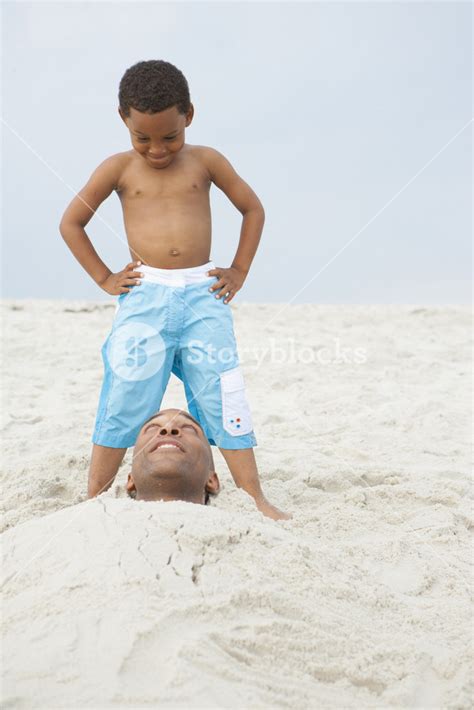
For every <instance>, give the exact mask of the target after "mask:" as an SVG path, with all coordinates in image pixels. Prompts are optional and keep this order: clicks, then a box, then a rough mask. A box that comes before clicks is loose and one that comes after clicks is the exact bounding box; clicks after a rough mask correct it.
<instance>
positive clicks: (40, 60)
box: [2, 2, 472, 304]
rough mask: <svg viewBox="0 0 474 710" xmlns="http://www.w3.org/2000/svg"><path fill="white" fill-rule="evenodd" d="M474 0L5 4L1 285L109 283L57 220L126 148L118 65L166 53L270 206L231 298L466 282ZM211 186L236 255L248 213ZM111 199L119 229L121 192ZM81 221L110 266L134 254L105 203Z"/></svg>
mask: <svg viewBox="0 0 474 710" xmlns="http://www.w3.org/2000/svg"><path fill="white" fill-rule="evenodd" d="M471 12H472V10H471V5H470V4H469V3H467V2H466V3H447V2H444V3H443V2H439V3H430V2H423V3H392V2H364V3H362V2H349V3H343V2H337V3H328V2H315V3H294V2H292V3H271V2H265V3H255V2H252V3H223V2H217V3H205V2H195V3H173V4H169V3H158V2H153V3H140V2H134V3H117V2H100V3H96V2H87V3H76V2H68V3H43V2H35V3H28V2H17V3H11V2H6V3H3V8H2V13H3V47H4V52H3V91H2V99H3V101H2V104H3V108H2V115H3V119H4V121H5V122H6V126H4V128H3V154H4V160H3V165H4V172H3V219H2V227H3V250H2V261H3V265H2V266H3V294H2V295H3V296H4V297H8V298H78V299H97V300H110V298H111V297H110V296H109V295H108V294H106V293H104V292H103V291H101V289H100V288H99V287H97V286H96V284H95V283H94V282H93V281H92V280H91V279H90V277H89V276H88V275H87V273H86V272H85V271H84V270H83V269H82V267H81V266H80V265H79V264H78V263H77V262H76V261H75V259H74V257H73V256H72V254H71V253H70V251H69V250H68V249H67V247H66V245H65V243H64V242H63V240H62V238H61V236H60V234H59V230H58V225H59V221H60V219H61V215H62V213H63V211H64V209H65V208H66V206H67V204H68V203H69V201H70V199H71V198H72V195H73V193H72V191H71V189H73V190H79V189H80V188H81V187H82V186H83V185H84V184H85V182H86V181H87V179H88V178H89V176H90V174H91V173H92V171H93V170H94V169H95V167H96V166H97V165H98V164H99V163H100V162H102V160H104V159H105V158H106V157H107V156H108V155H111V154H112V153H116V152H118V151H122V150H128V149H130V147H131V146H130V144H129V136H128V133H127V131H126V129H125V127H124V125H123V123H122V121H121V120H120V117H119V116H118V113H117V92H118V84H119V81H120V78H121V76H122V75H123V73H124V71H125V70H126V69H127V67H129V66H131V65H132V64H134V63H135V62H137V61H141V60H146V59H165V60H167V61H170V62H172V63H173V64H175V65H176V66H178V67H179V68H180V69H181V71H183V73H184V74H185V76H186V77H187V79H188V83H189V86H190V91H191V99H192V101H193V103H194V106H195V118H194V120H193V123H192V125H191V126H190V128H189V129H188V130H187V134H186V140H187V141H188V142H189V143H196V144H203V145H210V146H213V147H214V148H217V149H218V150H219V151H221V152H222V153H223V154H224V155H225V156H226V157H227V158H228V159H229V160H230V161H231V163H232V164H233V165H234V167H235V168H236V170H237V171H238V172H239V173H240V175H241V176H242V177H243V178H244V179H245V180H246V181H247V182H248V183H249V184H250V185H251V186H252V187H253V188H254V190H255V191H256V192H257V194H258V195H259V197H260V199H261V200H262V202H263V204H264V207H265V210H266V224H265V228H264V233H263V237H262V241H261V245H260V248H259V251H258V253H257V256H256V258H255V260H254V263H253V266H252V269H251V272H250V275H249V277H248V279H247V282H246V284H245V286H244V289H243V290H242V291H241V292H240V293H239V294H238V296H237V297H236V299H235V303H237V302H239V301H242V302H245V301H246V302H248V301H255V302H286V301H289V300H291V299H293V298H295V295H296V294H297V293H298V291H300V289H303V290H302V291H301V293H299V295H298V296H296V298H295V301H294V302H297V303H304V302H320V303H426V304H437V303H439V304H442V303H457V302H467V301H469V300H470V285H469V282H470V276H471V255H470V234H471V189H472V185H471V175H472V173H471V160H472V158H471V156H472V152H471V141H472V138H471V135H472V131H471V128H472V124H471V126H469V125H467V124H468V122H469V121H470V120H471V115H472V95H471V51H472V24H471ZM466 125H467V127H466ZM463 128H464V130H463ZM11 129H12V130H13V131H15V133H13V132H12V130H11ZM457 134H458V135H457ZM456 135H457V137H456V138H454V136H456ZM450 141H451V142H450ZM448 143H449V145H447V144H448ZM446 145H447V147H446ZM440 151H441V152H440ZM435 156H437V157H435ZM430 161H431V162H430ZM427 164H428V165H427ZM425 166H427V167H425ZM420 171H421V172H420ZM418 173H419V174H418ZM417 174H418V176H417V177H415V176H416V175H417ZM400 191H401V192H400ZM398 193H400V194H398ZM397 194H398V196H397ZM211 195H212V208H213V248H212V254H211V257H212V259H213V260H214V261H215V262H216V263H217V264H218V265H219V266H228V265H229V264H230V262H231V260H232V257H233V255H234V252H235V249H236V247H237V242H238V237H239V232H240V224H241V216H240V214H239V213H238V212H237V211H236V210H235V208H234V207H233V205H232V204H231V203H230V202H229V201H228V199H227V198H226V197H225V195H223V193H221V192H220V191H219V190H218V189H217V188H216V187H215V186H214V187H213V188H212V190H211ZM387 203H389V204H388V205H387ZM385 205H387V206H386V207H384V206H385ZM98 214H99V215H100V216H101V217H102V219H103V220H105V221H106V222H107V223H108V224H110V225H111V227H112V229H113V230H115V231H116V232H118V233H119V234H120V235H121V237H122V239H123V240H124V241H125V232H124V229H123V222H122V214H121V209H120V202H119V200H118V198H117V196H116V195H115V194H114V193H113V194H112V195H111V196H110V197H109V199H108V200H107V201H106V202H105V203H104V204H103V205H102V206H101V208H100V209H99V212H98ZM366 225H368V226H366ZM361 230H362V231H361ZM86 231H87V232H88V234H89V237H90V238H91V240H92V242H93V244H94V246H95V248H96V249H97V251H98V252H99V254H100V255H101V257H102V259H103V260H104V261H105V262H106V263H107V264H108V266H109V267H110V268H111V269H112V270H114V271H118V270H119V269H121V268H123V266H124V265H125V264H126V263H127V262H128V261H129V253H128V250H127V248H126V245H125V244H124V243H123V242H122V241H120V240H119V239H118V238H117V237H116V236H115V235H114V234H113V233H112V231H110V230H109V229H108V228H107V226H106V225H105V224H104V223H103V222H101V221H100V219H98V216H97V215H96V216H95V217H94V218H93V219H92V220H91V222H90V223H89V225H88V226H87V229H86ZM359 232H360V234H358V233H359ZM357 234H358V236H356V237H355V239H354V240H353V241H352V243H351V244H350V245H349V246H348V247H347V248H345V249H343V248H344V245H345V244H346V243H347V242H349V241H350V240H351V239H352V238H353V237H354V236H355V235H357ZM341 249H343V251H342V252H341V253H340V254H339V255H338V256H336V255H337V254H338V252H339V251H340V250H341ZM328 262H330V263H329V265H328ZM318 272H321V273H319V275H318V276H316V278H314V277H315V275H316V274H318ZM310 281H311V283H310V284H309V285H308V286H306V288H303V287H304V286H305V285H306V284H308V282H310Z"/></svg>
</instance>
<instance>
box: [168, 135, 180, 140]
mask: <svg viewBox="0 0 474 710" xmlns="http://www.w3.org/2000/svg"><path fill="white" fill-rule="evenodd" d="M177 137H178V136H173V137H172V138H166V140H167V141H174V139H175V138H177Z"/></svg>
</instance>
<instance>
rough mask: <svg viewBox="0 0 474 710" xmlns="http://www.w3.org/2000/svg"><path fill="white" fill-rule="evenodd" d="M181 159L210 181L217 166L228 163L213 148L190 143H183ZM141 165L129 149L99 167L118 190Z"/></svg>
mask: <svg viewBox="0 0 474 710" xmlns="http://www.w3.org/2000/svg"><path fill="white" fill-rule="evenodd" d="M183 157H184V159H185V161H186V162H187V161H191V162H193V163H194V164H195V165H196V164H199V167H200V168H201V169H204V170H205V171H206V172H207V174H208V176H209V178H210V179H211V180H212V179H213V177H214V176H215V174H216V172H217V170H218V167H219V164H220V163H221V162H222V161H224V162H225V163H227V162H228V161H227V159H226V158H225V156H224V155H222V153H220V152H219V151H218V150H216V149H215V148H212V147H211V146H207V145H194V144H191V143H185V146H184V151H183ZM141 165H142V160H141V159H140V158H139V157H138V156H137V154H136V151H135V150H133V149H131V150H125V151H122V152H120V153H114V154H113V155H110V156H109V157H107V158H105V160H103V161H102V163H101V165H100V166H99V167H100V168H102V169H103V170H105V171H107V172H108V173H112V175H113V176H114V182H115V183H116V187H117V188H118V190H120V189H121V187H122V182H123V183H124V184H125V183H126V182H127V176H128V175H131V174H134V172H135V169H140V167H141ZM130 171H131V172H130ZM122 178H123V180H122Z"/></svg>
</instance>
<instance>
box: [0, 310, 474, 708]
mask: <svg viewBox="0 0 474 710" xmlns="http://www.w3.org/2000/svg"><path fill="white" fill-rule="evenodd" d="M3 309H4V315H5V316H6V320H4V336H6V339H7V340H8V345H7V348H6V351H5V357H6V376H4V384H5V386H6V387H5V389H6V395H5V397H6V399H5V406H4V422H3V429H2V433H3V454H4V455H3V474H2V483H3V507H4V511H5V517H4V528H6V531H5V532H4V534H3V551H4V556H5V560H4V568H3V575H4V580H5V581H4V587H3V592H4V597H5V601H4V606H3V612H2V621H3V631H2V633H3V637H4V643H3V671H4V683H3V703H2V708H25V709H26V708H28V709H29V708H68V709H69V708H82V707H84V708H86V707H87V708H97V709H102V708H108V707H123V708H141V707H144V708H145V707H146V708H151V707H160V708H161V707H163V708H171V707H173V708H178V707H179V708H192V707H196V708H198V707H199V708H239V709H240V708H252V709H253V708H272V709H273V708H289V709H290V708H291V710H293V709H295V708H298V709H300V708H301V709H302V708H308V709H311V710H313V709H315V708H320V707H328V708H329V707H330V708H372V707H373V708H412V707H418V708H452V709H453V710H454V709H457V708H468V707H470V704H471V695H470V689H469V684H468V681H469V667H470V663H471V662H472V655H471V653H470V650H471V633H470V620H471V613H470V607H469V587H470V583H471V576H470V574H471V572H470V569H469V559H470V556H469V551H468V550H469V547H468V544H469V532H470V529H472V522H471V520H472V518H471V510H472V509H471V505H470V503H469V477H468V471H469V459H468V456H469V438H470V435H469V434H470V432H469V423H470V422H469V387H470V366H469V349H468V345H469V343H468V336H469V331H468V328H469V311H468V309H467V308H462V307H450V308H449V307H443V308H422V307H415V306H413V307H410V306H403V307H400V306H397V307H382V306H371V307H369V306H360V307H337V306H333V307H330V306H314V305H309V306H291V307H287V308H285V310H284V311H283V312H282V313H281V314H279V313H278V312H279V310H280V306H276V305H271V306H269V305H251V304H244V303H237V304H236V305H234V304H233V311H234V316H235V330H236V335H237V339H238V342H239V350H240V352H241V359H242V361H243V365H244V371H245V375H246V382H247V388H248V396H249V400H250V403H251V406H252V411H253V419H254V423H255V430H256V434H257V439H258V442H259V446H258V448H257V449H256V455H257V460H258V462H259V466H260V470H261V478H262V481H263V486H264V490H265V492H266V494H267V497H268V498H269V499H270V500H271V501H272V502H273V503H275V504H276V505H277V506H278V507H280V508H282V509H283V510H288V511H291V512H292V513H293V515H294V518H293V519H292V520H290V521H279V522H274V521H271V520H269V519H268V518H264V517H263V516H262V514H261V513H259V512H258V511H257V510H256V508H255V506H254V503H253V501H252V499H250V498H249V497H248V496H247V495H246V494H245V493H244V492H243V491H241V490H238V489H237V488H236V487H235V484H234V483H233V481H232V478H231V476H230V474H229V473H228V471H227V469H226V466H225V463H224V461H223V459H222V457H221V456H220V454H219V452H218V451H216V454H215V458H216V463H217V470H218V474H219V477H220V480H221V484H222V488H223V490H222V493H221V494H220V495H219V497H218V498H217V499H216V500H214V501H213V502H212V506H210V507H205V506H198V505H192V504H189V503H185V502H176V503H174V502H172V503H164V502H156V503H143V502H137V501H132V500H130V499H128V498H125V497H123V496H124V494H123V482H124V480H125V478H126V473H127V471H128V470H129V465H130V458H131V450H129V452H128V453H127V456H126V459H125V461H124V464H123V466H122V468H121V469H120V474H119V476H118V478H117V482H116V484H115V485H114V486H113V488H112V489H111V490H110V491H108V492H107V493H105V494H103V495H102V496H100V497H99V498H98V499H95V500H92V501H87V500H86V499H85V493H86V484H87V480H86V479H87V468H88V461H89V455H90V448H91V444H90V436H91V433H92V428H93V424H94V419H95V410H96V406H97V401H98V396H99V390H100V385H101V381H102V362H101V359H100V347H101V345H102V343H103V341H104V340H105V337H106V335H107V333H108V331H109V328H110V325H111V322H112V319H113V313H114V307H113V305H110V304H93V303H85V302H77V301H76V302H66V301H34V300H30V301H4V302H3ZM291 338H293V339H294V342H293V345H291V342H289V341H288V339H291ZM272 339H274V341H275V342H274V343H273V345H274V347H276V346H277V345H279V346H280V347H283V348H286V349H287V350H291V348H292V347H293V350H296V349H297V348H300V349H301V348H306V350H305V351H304V354H302V353H301V350H300V351H299V352H300V354H301V356H302V357H303V359H305V360H308V359H309V357H310V356H311V354H313V356H315V355H317V353H318V352H319V354H320V355H321V356H322V358H323V359H324V360H325V361H327V359H328V358H332V361H331V362H330V363H329V364H319V363H318V362H317V361H316V362H315V361H314V360H315V358H314V357H313V362H312V363H308V364H304V363H301V362H293V363H288V362H286V363H282V364H278V363H277V362H273V363H270V362H268V361H265V362H264V363H263V364H262V366H261V367H260V368H259V369H258V370H256V368H255V361H254V360H253V359H252V353H250V352H249V351H248V349H249V348H251V347H259V348H271V347H272ZM337 341H339V349H341V348H345V349H346V351H344V357H345V358H346V359H348V360H350V361H351V362H337V352H336V350H337V347H338V346H337ZM308 348H312V349H313V350H312V351H309V350H308ZM322 348H326V350H321V349H322ZM357 349H359V350H357ZM256 354H257V356H258V355H261V353H256ZM357 360H359V362H357ZM360 360H364V361H363V362H360ZM163 406H185V399H184V395H183V392H182V387H181V384H180V383H179V382H178V381H177V380H175V379H174V378H173V379H172V381H171V386H170V388H169V390H168V392H167V394H166V397H165V400H164V402H163Z"/></svg>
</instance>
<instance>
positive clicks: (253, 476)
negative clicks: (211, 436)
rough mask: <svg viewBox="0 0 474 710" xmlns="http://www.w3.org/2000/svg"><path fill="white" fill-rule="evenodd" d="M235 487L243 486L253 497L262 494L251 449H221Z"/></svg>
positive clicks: (258, 496)
mask: <svg viewBox="0 0 474 710" xmlns="http://www.w3.org/2000/svg"><path fill="white" fill-rule="evenodd" d="M219 451H220V452H221V454H222V456H223V457H224V459H225V462H226V464H227V466H228V467H229V471H230V472H231V474H232V478H233V479H234V481H235V485H236V486H237V488H243V489H244V490H245V491H246V492H247V493H248V494H249V495H251V496H252V497H253V498H260V497H262V496H263V491H262V487H261V485H260V479H259V477H258V470H257V462H256V461H255V454H254V451H253V449H221V448H219Z"/></svg>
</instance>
